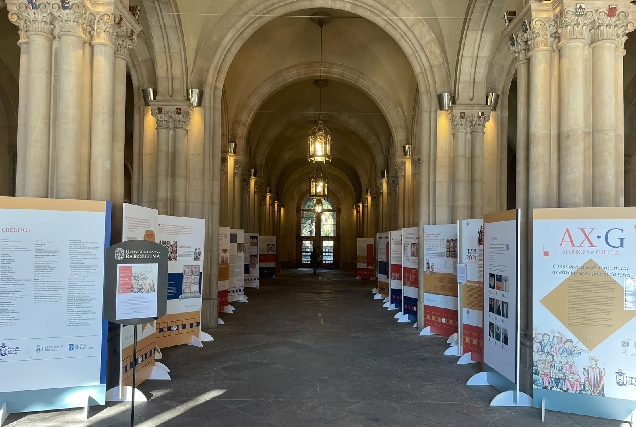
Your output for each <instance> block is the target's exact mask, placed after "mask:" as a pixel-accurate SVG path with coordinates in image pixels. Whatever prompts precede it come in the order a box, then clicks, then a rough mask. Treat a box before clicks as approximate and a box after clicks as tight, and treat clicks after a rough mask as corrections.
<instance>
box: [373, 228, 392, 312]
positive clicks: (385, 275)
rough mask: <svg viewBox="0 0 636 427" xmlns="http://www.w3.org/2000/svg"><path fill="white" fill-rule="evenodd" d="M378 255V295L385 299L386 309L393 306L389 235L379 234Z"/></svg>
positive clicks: (377, 241) (377, 242)
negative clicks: (391, 299)
mask: <svg viewBox="0 0 636 427" xmlns="http://www.w3.org/2000/svg"><path fill="white" fill-rule="evenodd" d="M376 247H377V253H378V293H379V294H380V295H381V296H382V298H384V307H386V308H388V307H389V305H391V301H390V294H391V284H390V283H389V254H390V249H389V233H378V235H377V240H376Z"/></svg>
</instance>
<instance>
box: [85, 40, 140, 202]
mask: <svg viewBox="0 0 636 427" xmlns="http://www.w3.org/2000/svg"><path fill="white" fill-rule="evenodd" d="M92 89H93V46H92V45H91V44H90V43H89V42H88V41H87V42H86V43H84V73H83V76H82V137H81V138H80V198H81V199H84V200H85V199H88V198H90V191H91V190H90V188H91V167H90V166H91V120H92V118H91V105H92V103H93V101H92V96H91V92H92ZM139 170H140V171H141V168H139Z"/></svg>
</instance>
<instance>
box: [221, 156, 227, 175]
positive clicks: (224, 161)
mask: <svg viewBox="0 0 636 427" xmlns="http://www.w3.org/2000/svg"><path fill="white" fill-rule="evenodd" d="M221 170H222V171H223V172H227V155H225V154H223V155H222V156H221Z"/></svg>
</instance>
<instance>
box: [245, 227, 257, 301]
mask: <svg viewBox="0 0 636 427" xmlns="http://www.w3.org/2000/svg"><path fill="white" fill-rule="evenodd" d="M243 255H244V257H243V259H244V268H245V269H244V271H243V274H244V277H245V279H244V280H245V287H246V288H255V289H258V288H259V286H260V283H259V282H260V279H259V277H260V274H259V261H258V233H245V253H244V254H243Z"/></svg>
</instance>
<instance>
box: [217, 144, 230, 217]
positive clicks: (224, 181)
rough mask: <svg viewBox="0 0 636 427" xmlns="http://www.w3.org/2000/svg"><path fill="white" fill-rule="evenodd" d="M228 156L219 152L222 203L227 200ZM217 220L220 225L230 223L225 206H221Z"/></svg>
mask: <svg viewBox="0 0 636 427" xmlns="http://www.w3.org/2000/svg"><path fill="white" fill-rule="evenodd" d="M227 170H228V156H227V153H221V189H220V191H221V200H223V202H224V203H227V201H228V178H227ZM219 215H220V216H219V221H220V225H221V226H222V227H228V226H229V223H230V219H229V215H228V209H227V206H225V207H224V208H223V207H222V208H221V211H220V213H219Z"/></svg>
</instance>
